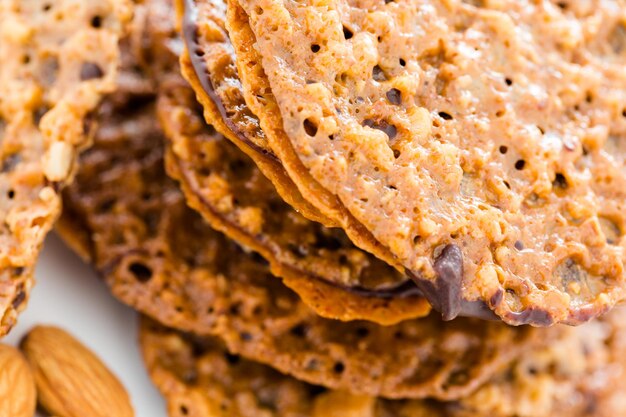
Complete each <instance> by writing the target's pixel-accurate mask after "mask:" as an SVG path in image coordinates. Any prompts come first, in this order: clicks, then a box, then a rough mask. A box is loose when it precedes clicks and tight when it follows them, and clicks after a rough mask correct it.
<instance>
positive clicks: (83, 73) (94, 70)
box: [80, 62, 104, 81]
mask: <svg viewBox="0 0 626 417" xmlns="http://www.w3.org/2000/svg"><path fill="white" fill-rule="evenodd" d="M103 76H104V71H103V70H102V68H100V66H99V65H98V64H96V63H95V62H85V63H84V64H83V65H82V66H81V67H80V79H81V81H87V80H93V79H96V78H102V77H103Z"/></svg>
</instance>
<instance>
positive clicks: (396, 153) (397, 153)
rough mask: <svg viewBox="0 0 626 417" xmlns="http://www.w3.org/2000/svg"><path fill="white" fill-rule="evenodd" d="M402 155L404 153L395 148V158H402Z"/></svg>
mask: <svg viewBox="0 0 626 417" xmlns="http://www.w3.org/2000/svg"><path fill="white" fill-rule="evenodd" d="M400 155H402V153H401V152H400V151H399V150H397V149H394V150H393V157H394V158H396V159H398V158H400Z"/></svg>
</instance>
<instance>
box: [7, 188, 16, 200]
mask: <svg viewBox="0 0 626 417" xmlns="http://www.w3.org/2000/svg"><path fill="white" fill-rule="evenodd" d="M7 197H9V199H10V200H13V198H14V197H15V190H9V191H7Z"/></svg>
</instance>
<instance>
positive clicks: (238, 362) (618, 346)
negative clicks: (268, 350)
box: [140, 313, 626, 417]
mask: <svg viewBox="0 0 626 417" xmlns="http://www.w3.org/2000/svg"><path fill="white" fill-rule="evenodd" d="M611 315H613V313H611ZM615 316H622V317H618V320H619V321H622V322H623V314H622V313H619V314H615ZM618 320H612V321H609V322H604V323H601V322H594V323H590V324H588V325H585V326H583V327H581V328H577V329H571V328H570V329H565V330H564V331H563V333H562V335H561V336H560V338H559V339H558V342H555V343H553V344H552V345H551V346H550V347H546V348H542V349H538V350H535V351H527V352H525V353H524V355H522V356H521V357H520V358H519V359H518V360H517V361H515V362H514V363H512V364H511V365H510V366H508V367H507V368H506V369H505V370H503V371H502V372H500V373H498V374H497V375H495V376H494V377H493V378H491V379H490V380H489V381H488V382H487V383H485V384H484V385H483V386H482V387H481V388H480V389H479V390H478V391H477V392H475V393H473V394H470V395H468V396H467V397H464V398H461V399H459V400H458V401H450V402H441V401H435V400H385V399H382V398H377V397H371V396H366V395H359V394H353V393H350V392H347V391H334V390H328V389H325V388H323V387H319V386H315V385H310V384H306V383H304V382H301V381H298V380H296V379H294V378H291V377H289V376H285V375H283V374H280V373H278V372H276V371H275V370H273V369H271V368H269V367H267V366H264V365H261V364H259V363H256V362H253V361H250V360H247V359H245V358H242V357H240V356H238V355H233V354H231V353H230V352H229V351H228V350H227V349H226V347H225V346H224V344H223V343H221V342H220V341H219V340H218V339H216V338H211V337H198V336H194V335H192V334H189V333H181V332H178V331H176V330H172V329H167V328H165V327H162V326H160V325H158V324H156V323H155V322H153V321H150V320H148V319H145V318H144V319H143V320H142V322H141V327H140V344H141V349H142V352H143V357H144V362H145V364H146V367H147V368H148V372H149V374H150V377H151V378H152V381H153V382H154V384H155V385H156V387H157V388H158V389H159V391H160V392H161V393H162V395H163V396H164V397H165V399H166V401H167V407H168V411H169V415H170V416H172V417H183V416H188V417H202V416H207V415H211V416H216V417H217V416H220V417H221V416H224V417H226V416H228V417H240V416H241V417H244V416H267V417H281V416H302V417H305V416H309V417H335V416H336V417H346V416H350V417H388V416H389V417H390V416H395V417H427V416H429V417H433V416H434V417H482V416H493V417H552V416H565V415H567V416H573V417H612V416H615V415H621V414H623V413H624V412H625V411H626V401H625V400H624V398H623V394H624V391H625V390H626V387H625V386H624V382H623V378H624V372H626V368H625V365H626V363H624V359H623V358H624V353H625V351H624V349H626V345H625V344H624V340H622V339H623V336H620V334H619V333H618V331H619V330H620V329H621V330H623V324H621V325H620V324H619V321H618Z"/></svg>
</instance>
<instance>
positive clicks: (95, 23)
mask: <svg viewBox="0 0 626 417" xmlns="http://www.w3.org/2000/svg"><path fill="white" fill-rule="evenodd" d="M90 24H91V27H92V28H95V29H100V28H101V27H102V17H101V16H98V15H96V16H94V17H92V18H91V22H90Z"/></svg>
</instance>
